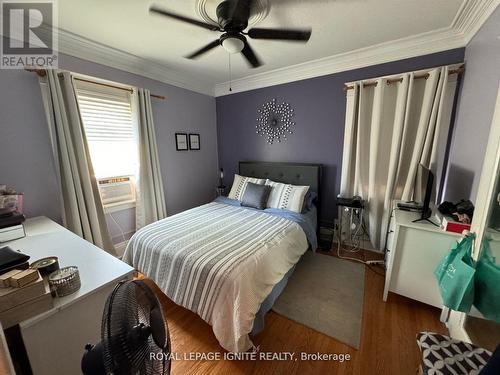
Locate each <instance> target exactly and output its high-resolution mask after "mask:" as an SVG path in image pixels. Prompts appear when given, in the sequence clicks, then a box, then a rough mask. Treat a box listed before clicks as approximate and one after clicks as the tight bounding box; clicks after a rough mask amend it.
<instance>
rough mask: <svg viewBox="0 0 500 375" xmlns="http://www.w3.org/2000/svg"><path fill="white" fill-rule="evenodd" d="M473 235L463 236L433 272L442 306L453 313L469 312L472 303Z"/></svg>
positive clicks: (473, 272) (473, 270)
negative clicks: (453, 311)
mask: <svg viewBox="0 0 500 375" xmlns="http://www.w3.org/2000/svg"><path fill="white" fill-rule="evenodd" d="M473 241H474V235H468V236H465V237H464V238H463V239H462V241H460V242H459V243H457V244H456V245H455V246H453V248H452V249H451V250H450V252H449V253H448V254H447V255H446V256H445V257H444V258H443V260H442V261H441V263H440V264H439V265H438V266H437V268H436V269H435V270H434V275H435V276H436V278H437V281H438V285H439V291H440V293H441V297H442V298H443V304H444V305H445V306H446V307H448V308H450V309H452V310H455V311H462V312H469V311H470V308H471V306H472V303H473V302H474V274H475V271H476V270H475V269H474V261H473V260H472V257H471V253H472V244H473Z"/></svg>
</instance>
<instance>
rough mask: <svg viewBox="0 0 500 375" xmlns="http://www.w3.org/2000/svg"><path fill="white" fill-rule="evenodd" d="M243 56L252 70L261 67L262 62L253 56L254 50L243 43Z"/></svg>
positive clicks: (246, 43)
mask: <svg viewBox="0 0 500 375" xmlns="http://www.w3.org/2000/svg"><path fill="white" fill-rule="evenodd" d="M241 53H242V54H243V56H245V58H246V59H247V61H248V63H249V64H250V65H251V66H252V68H258V67H259V66H261V65H262V62H261V61H260V60H259V58H258V57H257V55H256V54H255V52H254V50H253V49H252V47H250V45H249V44H248V42H245V47H243V50H242V51H241Z"/></svg>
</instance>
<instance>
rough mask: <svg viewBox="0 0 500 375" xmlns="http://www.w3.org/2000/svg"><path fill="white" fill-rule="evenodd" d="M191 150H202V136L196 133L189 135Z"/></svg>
mask: <svg viewBox="0 0 500 375" xmlns="http://www.w3.org/2000/svg"><path fill="white" fill-rule="evenodd" d="M189 149H190V150H199V149H200V135H199V134H196V133H192V134H189Z"/></svg>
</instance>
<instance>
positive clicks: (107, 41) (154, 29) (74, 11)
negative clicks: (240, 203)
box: [58, 0, 495, 87]
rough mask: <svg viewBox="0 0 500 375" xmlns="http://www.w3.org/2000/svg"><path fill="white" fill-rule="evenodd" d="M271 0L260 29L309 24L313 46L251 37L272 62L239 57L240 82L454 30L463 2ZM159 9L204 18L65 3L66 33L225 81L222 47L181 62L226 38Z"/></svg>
mask: <svg viewBox="0 0 500 375" xmlns="http://www.w3.org/2000/svg"><path fill="white" fill-rule="evenodd" d="M269 1H270V3H271V10H270V12H269V14H268V15H267V17H266V18H265V19H264V20H263V21H262V22H260V23H259V24H258V27H309V26H310V27H312V36H311V39H310V41H309V43H307V44H301V43H290V42H278V41H262V40H251V45H252V47H253V48H254V50H255V51H256V52H257V53H258V55H259V56H260V57H261V59H262V60H263V61H264V62H265V65H264V66H262V67H260V68H257V69H249V68H248V66H247V64H246V63H245V61H244V60H243V58H242V57H241V56H239V55H233V56H232V71H233V73H232V77H233V79H238V78H244V77H248V76H253V75H255V74H258V73H264V74H265V73H266V72H269V71H274V70H276V69H279V68H285V67H288V66H291V65H295V64H299V63H304V62H307V61H311V60H317V59H320V58H326V57H329V56H343V55H342V54H346V53H348V52H349V51H353V50H358V49H361V48H366V47H370V46H373V45H377V44H380V43H386V42H390V41H394V40H397V39H401V38H408V37H411V36H414V35H421V34H424V35H426V33H429V32H434V31H436V30H444V29H449V28H450V25H452V23H453V21H454V19H455V17H456V15H457V13H458V12H459V10H460V9H461V5H462V3H463V1H464V0H307V1H306V0H269ZM465 1H466V2H470V1H471V0H465ZM472 2H481V1H478V0H472ZM489 2H491V0H490V1H489ZM493 2H495V0H493ZM208 3H209V4H210V3H215V4H216V3H217V1H214V0H209V1H208ZM152 4H156V5H158V6H161V7H164V8H165V9H169V10H171V11H174V12H177V13H181V14H184V15H187V16H190V17H194V18H197V19H201V18H200V17H199V16H198V14H197V12H196V0H157V1H150V0H142V1H141V0H106V1H103V0H85V1H82V0H62V1H59V2H58V7H59V28H60V29H62V30H65V31H69V32H70V33H73V34H76V35H78V36H80V37H83V38H85V39H88V40H90V41H93V42H97V43H99V44H102V45H105V46H109V47H112V48H113V49H117V50H120V51H123V52H126V53H128V54H132V55H135V56H138V57H140V58H142V59H145V60H147V61H150V62H152V63H154V64H153V65H154V66H156V67H161V68H162V69H167V70H169V71H173V72H177V73H178V74H179V75H184V76H186V77H191V79H193V78H196V79H197V80H200V82H203V83H204V84H205V85H206V86H207V85H208V86H209V85H211V86H212V87H213V86H214V85H216V84H221V83H223V82H226V81H227V80H228V54H227V52H225V50H224V49H222V48H216V49H214V50H212V51H211V52H209V53H207V54H206V55H204V56H202V57H201V58H200V59H198V60H188V59H185V58H183V57H182V56H183V55H185V54H188V53H190V52H192V51H194V50H196V49H198V48H200V47H201V46H203V45H205V44H207V43H208V42H211V41H212V40H215V39H217V38H218V37H219V35H220V33H219V32H210V31H207V30H204V29H201V28H197V27H195V26H191V25H189V24H184V23H182V22H178V21H176V20H172V19H168V18H165V17H160V16H157V15H152V14H149V12H148V8H149V6H150V5H152ZM62 52H65V51H64V50H62ZM79 57H81V56H79Z"/></svg>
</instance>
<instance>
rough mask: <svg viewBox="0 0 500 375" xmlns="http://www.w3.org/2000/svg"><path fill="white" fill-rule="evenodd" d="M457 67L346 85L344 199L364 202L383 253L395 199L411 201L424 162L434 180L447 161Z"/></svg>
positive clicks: (373, 240) (373, 236)
mask: <svg viewBox="0 0 500 375" xmlns="http://www.w3.org/2000/svg"><path fill="white" fill-rule="evenodd" d="M456 68H458V66H444V67H438V68H434V69H430V70H426V71H418V72H409V73H404V74H398V75H396V76H388V77H381V78H376V79H371V80H367V81H358V82H351V83H348V84H347V85H348V86H350V87H351V89H349V90H347V103H346V123H345V134H344V151H343V152H344V153H343V160H342V177H341V189H340V194H341V196H343V197H351V196H355V195H359V196H361V197H362V198H363V199H364V200H365V202H366V209H365V215H366V216H365V220H366V221H367V228H368V232H369V233H368V234H369V236H370V241H371V243H372V246H373V247H374V248H375V249H379V250H383V249H384V248H385V240H386V232H387V227H388V222H389V218H390V214H391V209H392V203H393V201H394V200H399V199H400V200H405V201H410V200H412V198H413V190H414V184H415V176H416V172H417V167H418V165H419V164H420V163H422V164H423V165H424V166H426V167H428V168H430V169H431V170H432V171H433V173H434V174H435V175H436V181H437V186H439V181H440V180H441V177H442V175H443V173H444V171H443V166H444V158H445V150H446V144H447V140H448V134H449V129H450V119H451V113H452V108H453V102H454V97H455V91H456V87H457V84H456V82H457V74H450V72H451V71H453V70H454V69H456Z"/></svg>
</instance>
